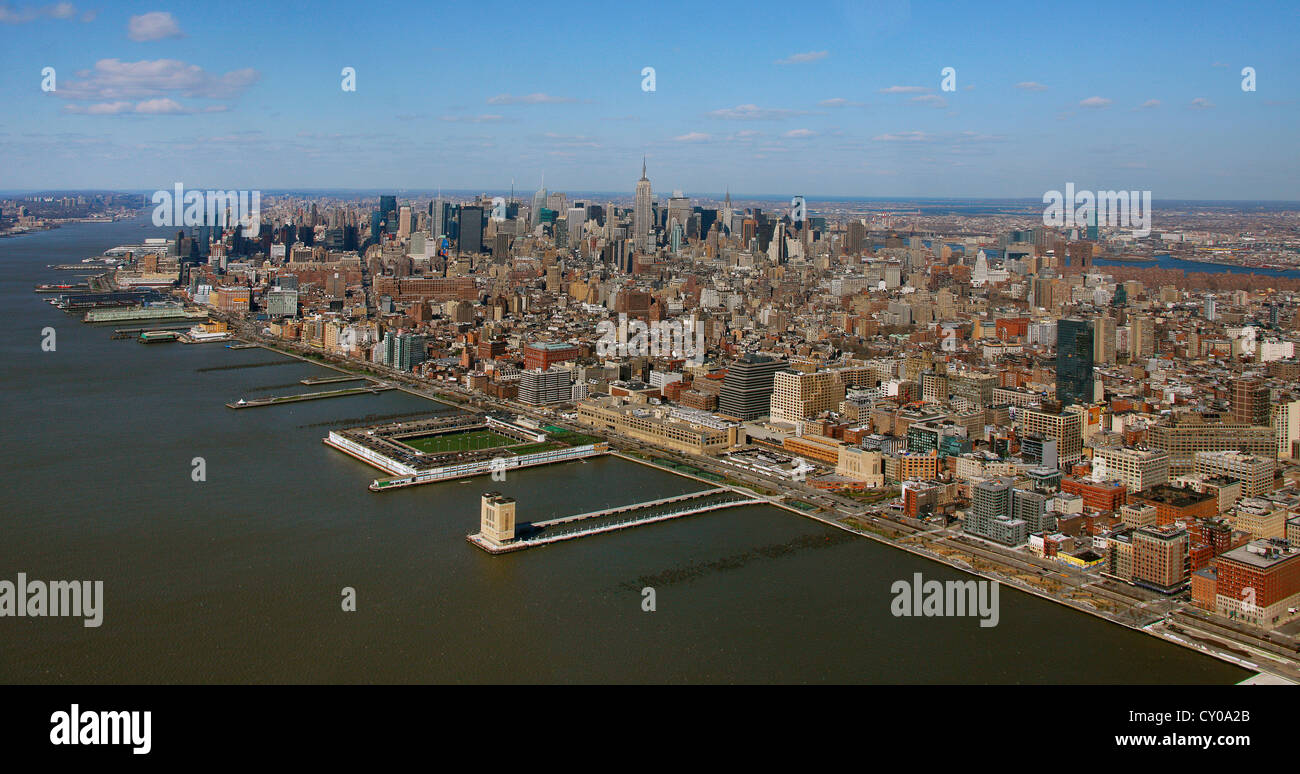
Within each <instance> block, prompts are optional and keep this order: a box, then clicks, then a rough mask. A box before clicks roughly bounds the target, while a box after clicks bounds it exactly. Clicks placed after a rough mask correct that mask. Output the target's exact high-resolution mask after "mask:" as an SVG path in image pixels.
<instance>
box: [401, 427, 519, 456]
mask: <svg viewBox="0 0 1300 774" xmlns="http://www.w3.org/2000/svg"><path fill="white" fill-rule="evenodd" d="M401 442H402V443H404V444H406V445H407V446H410V447H411V448H412V449H415V450H417V451H421V452H424V453H426V454H440V453H443V452H453V451H472V450H475V449H492V448H495V447H498V446H514V445H516V444H518V443H519V442H518V441H516V440H515V439H513V438H510V437H508V436H504V435H501V434H500V433H494V432H492V431H491V430H471V431H469V432H466V433H447V434H445V435H427V436H424V437H422V438H403V439H402V441H401Z"/></svg>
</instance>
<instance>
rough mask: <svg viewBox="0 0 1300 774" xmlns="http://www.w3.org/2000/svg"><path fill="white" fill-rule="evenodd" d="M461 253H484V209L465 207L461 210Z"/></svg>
mask: <svg viewBox="0 0 1300 774" xmlns="http://www.w3.org/2000/svg"><path fill="white" fill-rule="evenodd" d="M460 251H461V252H462V253H481V252H483V208H482V207H478V206H465V207H461V208H460Z"/></svg>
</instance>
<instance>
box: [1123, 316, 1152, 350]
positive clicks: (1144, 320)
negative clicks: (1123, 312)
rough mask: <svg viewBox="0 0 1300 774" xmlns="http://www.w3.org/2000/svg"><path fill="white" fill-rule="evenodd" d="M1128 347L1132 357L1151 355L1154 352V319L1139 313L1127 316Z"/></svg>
mask: <svg viewBox="0 0 1300 774" xmlns="http://www.w3.org/2000/svg"><path fill="white" fill-rule="evenodd" d="M1128 324H1129V331H1130V332H1129V349H1130V350H1132V353H1133V358H1134V359H1136V358H1139V357H1151V356H1152V355H1154V354H1155V353H1156V321H1155V320H1152V319H1151V318H1150V317H1147V316H1146V315H1141V314H1135V315H1133V316H1132V317H1131V318H1129V323H1128Z"/></svg>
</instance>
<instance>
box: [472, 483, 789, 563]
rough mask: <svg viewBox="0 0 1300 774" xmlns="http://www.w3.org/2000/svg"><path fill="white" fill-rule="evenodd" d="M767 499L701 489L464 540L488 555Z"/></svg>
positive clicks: (718, 490)
mask: <svg viewBox="0 0 1300 774" xmlns="http://www.w3.org/2000/svg"><path fill="white" fill-rule="evenodd" d="M767 502H768V501H767V500H763V499H760V498H758V497H747V496H745V495H743V494H741V493H739V492H737V491H735V490H733V489H706V490H704V491H701V492H691V493H689V494H684V495H676V496H674V497H664V498H660V499H658V500H648V501H646V502H640V503H632V504H631V505H620V506H618V507H615V508H605V509H603V510H599V511H589V512H587V513H576V514H573V515H571V516H561V517H559V518H556V519H547V520H545V521H537V522H532V523H529V524H521V525H519V529H518V537H516V538H515V539H513V540H509V541H506V542H504V543H497V542H494V541H492V540H489V539H488V538H486V537H484V536H483V534H482V533H475V534H473V535H466V537H465V539H466V540H468V541H469V542H470V543H471V544H473V545H475V546H478V547H479V548H481V549H483V550H484V551H487V552H488V553H489V554H505V553H511V552H513V551H522V550H524V549H525V548H534V547H536V546H543V545H549V544H551V543H557V542H560V541H562V540H573V539H575V538H581V537H587V536H589V535H599V534H603V533H606V532H614V531H616V530H621V529H629V528H631V527H639V526H641V525H643V524H654V523H656V522H660V521H668V520H670V519H680V518H682V517H684V516H692V515H694V514H697V513H708V512H710V511H718V510H722V509H724V508H736V507H738V506H742V505H766V504H767Z"/></svg>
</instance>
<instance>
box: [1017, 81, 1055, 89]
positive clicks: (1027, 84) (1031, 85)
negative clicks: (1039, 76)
mask: <svg viewBox="0 0 1300 774" xmlns="http://www.w3.org/2000/svg"><path fill="white" fill-rule="evenodd" d="M1016 88H1017V89H1020V90H1021V91H1047V87H1046V86H1044V85H1043V84H1041V83H1039V82H1038V81H1021V82H1020V83H1017V84H1016Z"/></svg>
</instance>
